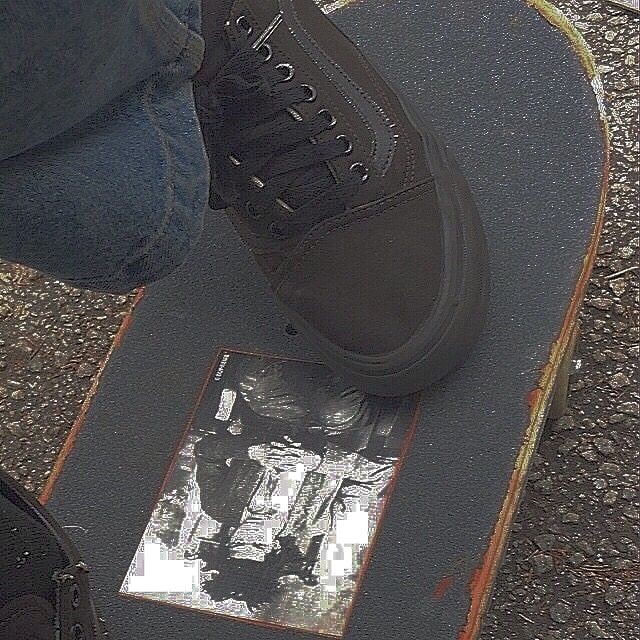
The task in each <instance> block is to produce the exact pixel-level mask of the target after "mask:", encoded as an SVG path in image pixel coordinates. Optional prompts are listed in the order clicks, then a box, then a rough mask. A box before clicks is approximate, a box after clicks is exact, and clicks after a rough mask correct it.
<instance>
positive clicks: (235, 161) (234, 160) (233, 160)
mask: <svg viewBox="0 0 640 640" xmlns="http://www.w3.org/2000/svg"><path fill="white" fill-rule="evenodd" d="M227 159H228V160H229V162H230V163H231V164H232V165H233V166H234V167H239V166H240V165H241V164H242V161H241V160H238V158H236V157H235V156H233V155H231V156H227Z"/></svg>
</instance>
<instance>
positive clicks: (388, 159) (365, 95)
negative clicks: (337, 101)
mask: <svg viewBox="0 0 640 640" xmlns="http://www.w3.org/2000/svg"><path fill="white" fill-rule="evenodd" d="M278 4H280V2H278ZM291 6H292V11H293V13H294V14H295V17H296V20H297V22H298V25H299V27H300V28H301V29H302V31H303V32H304V33H305V34H306V36H307V37H308V38H309V40H310V41H311V42H312V43H313V45H314V46H315V47H316V48H317V49H318V51H319V52H320V53H321V55H322V56H323V57H324V58H325V59H326V61H327V62H328V63H329V64H330V65H331V66H332V67H333V68H334V69H335V70H336V71H337V72H338V74H339V75H340V76H341V77H342V78H343V79H344V80H346V81H347V84H349V85H350V86H351V87H352V88H353V89H354V90H355V91H356V92H357V93H359V94H360V96H361V97H362V98H364V99H365V100H367V101H368V102H369V103H370V104H371V105H372V106H373V108H374V110H376V111H377V112H378V113H379V114H380V115H382V119H383V122H384V123H385V125H386V127H387V129H389V126H388V124H387V123H389V122H391V118H390V117H389V116H388V115H387V112H386V111H385V110H384V109H383V108H382V107H381V106H380V105H379V104H378V103H377V102H376V101H375V100H374V99H373V98H372V97H371V96H370V95H369V94H368V93H367V92H366V91H365V90H364V89H363V88H362V87H360V86H358V85H357V84H356V83H355V82H354V81H353V80H352V79H351V78H350V77H349V75H348V74H347V73H346V72H345V71H344V70H343V69H342V67H340V65H338V63H337V62H335V61H334V60H333V59H332V58H331V57H330V56H329V55H328V54H327V53H326V51H325V50H324V49H323V48H322V47H321V46H320V45H319V44H318V42H317V41H316V39H315V38H314V37H313V36H312V35H311V34H310V33H309V32H308V31H307V30H306V29H305V27H304V25H303V24H302V23H301V20H300V18H299V16H298V12H297V11H296V8H295V6H294V5H293V3H292V5H291ZM327 19H328V18H327ZM289 32H290V33H291V35H292V37H293V38H294V39H295V40H296V41H297V42H298V44H299V45H300V48H301V49H302V50H303V51H305V52H306V49H305V47H304V46H303V44H302V43H301V42H300V39H299V38H298V37H297V36H296V34H295V33H293V31H291V29H289ZM307 55H308V54H307ZM312 60H313V59H312ZM365 69H366V64H365ZM366 71H367V75H368V76H369V75H370V74H369V70H368V69H366ZM325 77H326V78H327V80H328V81H329V82H330V83H331V84H332V85H334V86H335V87H336V89H337V90H338V92H339V93H340V94H341V95H342V96H343V98H344V99H345V100H346V102H347V103H349V104H351V106H352V107H353V109H354V110H355V111H356V112H357V113H358V115H359V116H360V118H361V120H362V122H363V124H364V125H365V126H366V127H367V129H369V131H370V132H371V134H372V136H373V140H374V155H375V150H376V149H377V140H376V136H375V132H374V131H373V129H372V128H371V127H370V125H369V123H368V122H367V120H366V118H365V117H364V115H363V114H362V112H361V111H360V110H359V109H358V107H357V105H355V104H354V103H353V102H352V100H351V99H350V98H349V97H348V96H346V95H345V94H344V92H343V90H342V89H341V88H340V87H339V86H337V85H335V83H334V82H333V81H332V80H331V78H330V77H328V76H327V75H326V74H325ZM376 86H377V85H376ZM377 88H378V90H379V87H377ZM379 93H380V95H382V96H383V98H384V92H382V91H379ZM390 136H391V140H392V142H391V149H390V151H389V152H388V153H387V157H386V159H385V163H384V165H385V166H384V169H383V173H384V172H386V170H387V169H388V168H389V166H390V164H391V159H392V158H393V153H394V151H395V149H396V142H395V139H394V136H393V133H391V134H390Z"/></svg>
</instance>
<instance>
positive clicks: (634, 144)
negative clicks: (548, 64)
mask: <svg viewBox="0 0 640 640" xmlns="http://www.w3.org/2000/svg"><path fill="white" fill-rule="evenodd" d="M557 4H558V6H559V7H560V8H561V9H562V10H563V11H564V12H565V14H566V15H567V16H568V17H569V18H571V20H572V21H573V22H574V24H576V25H577V27H578V28H579V30H580V31H581V32H582V33H583V35H584V36H585V39H586V40H587V42H588V44H589V46H590V48H591V50H592V52H593V54H594V56H595V58H596V61H597V63H598V65H599V70H600V73H601V75H602V79H603V83H604V87H605V92H606V97H607V103H608V107H609V122H610V128H611V134H612V147H613V157H612V174H611V184H610V190H609V199H608V205H607V210H606V223H605V228H604V231H603V236H602V241H601V245H600V250H599V254H598V258H597V262H596V267H595V270H594V273H593V276H592V279H591V283H590V286H589V290H588V293H587V297H586V304H585V306H584V309H583V311H582V314H581V322H582V332H581V340H580V343H579V345H578V350H577V354H576V360H575V362H574V373H573V375H572V377H571V395H570V407H569V411H568V413H567V415H566V416H565V417H564V418H562V419H560V420H559V421H556V422H549V423H548V424H547V427H546V430H545V433H544V434H543V437H542V441H541V444H540V448H539V452H538V453H537V454H536V456H535V460H534V463H533V468H532V471H531V475H530V477H529V481H528V485H527V489H526V493H525V496H524V499H523V502H522V505H521V507H520V511H519V514H518V518H517V522H516V524H515V526H514V530H513V534H512V537H511V541H510V544H509V548H508V551H507V554H506V558H505V562H504V564H503V566H502V569H501V571H500V573H499V575H498V579H497V583H496V589H495V593H494V597H493V602H492V604H491V609H490V611H489V614H488V616H487V620H486V626H485V630H484V632H483V635H482V639H483V640H589V639H590V638H610V639H612V640H638V639H640V631H639V630H638V629H639V628H640V621H639V618H640V608H639V606H638V597H639V593H640V557H639V553H640V552H639V545H640V536H639V529H640V522H639V516H640V500H639V488H640V487H639V482H638V477H639V476H638V473H639V472H638V469H640V464H639V462H640V460H639V458H640V453H639V452H640V446H639V444H640V429H639V423H640V408H639V406H640V405H639V400H640V397H639V394H638V390H637V387H638V344H639V337H640V336H639V328H638V315H639V313H638V292H639V278H640V268H639V267H638V255H639V253H640V250H639V230H638V226H639V222H638V221H639V218H638V194H639V188H638V157H639V155H640V154H639V153H638V151H639V143H638V116H637V112H638V87H639V80H638V51H639V47H638V28H639V17H638V14H634V13H632V12H628V11H625V10H624V9H621V8H618V7H615V6H613V5H611V4H609V3H607V2H605V1H602V0H584V1H578V0H570V1H566V0H563V1H562V2H560V3H557ZM131 300H132V297H131V296H109V295H101V294H95V293H91V292H87V291H79V290H76V289H73V288H71V287H68V286H66V285H64V284H61V283H59V282H55V281H52V280H50V279H48V278H46V277H44V276H42V275H41V274H39V273H36V272H34V271H31V270H29V269H26V268H24V267H18V266H16V265H11V264H8V263H2V262H0V467H2V468H4V469H6V470H8V471H9V472H10V473H11V474H12V475H13V476H14V477H16V478H17V479H18V480H19V481H20V482H21V483H22V484H24V485H25V486H26V487H27V488H28V489H30V490H31V491H34V492H38V491H39V490H40V489H41V488H42V486H43V485H44V483H45V481H46V479H47V477H48V476H49V474H50V473H51V470H52V467H53V464H54V462H55V459H56V457H57V454H58V452H59V450H60V448H61V446H62V443H63V442H64V440H65V437H66V434H67V433H68V430H69V428H70V427H71V425H72V424H73V422H74V420H75V418H76V416H77V415H78V412H79V411H80V408H81V406H82V403H83V402H84V400H85V398H86V396H87V393H88V392H89V390H90V389H91V386H92V384H93V381H94V377H95V374H96V372H97V371H98V368H99V365H100V363H101V362H102V361H103V360H104V357H105V355H106V353H107V351H108V349H109V346H110V344H111V341H112V339H113V336H114V334H115V332H116V330H117V328H118V326H119V325H120V322H121V320H122V317H123V315H124V314H126V313H127V311H128V309H129V307H130V304H131Z"/></svg>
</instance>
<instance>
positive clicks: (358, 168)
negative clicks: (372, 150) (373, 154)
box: [349, 162, 369, 182]
mask: <svg viewBox="0 0 640 640" xmlns="http://www.w3.org/2000/svg"><path fill="white" fill-rule="evenodd" d="M349 171H353V173H357V174H359V175H360V180H361V181H362V182H366V181H367V180H368V179H369V169H367V167H365V166H364V165H363V164H362V162H354V163H353V164H352V165H351V166H350V167H349Z"/></svg>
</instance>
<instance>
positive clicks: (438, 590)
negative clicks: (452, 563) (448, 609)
mask: <svg viewBox="0 0 640 640" xmlns="http://www.w3.org/2000/svg"><path fill="white" fill-rule="evenodd" d="M455 579H456V577H455V576H445V577H444V578H442V579H441V580H440V581H439V582H438V584H437V585H436V586H435V588H434V589H433V592H432V594H431V595H432V596H433V598H434V600H442V598H443V597H444V594H445V593H447V591H449V589H451V587H452V586H453V583H454V582H455Z"/></svg>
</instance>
